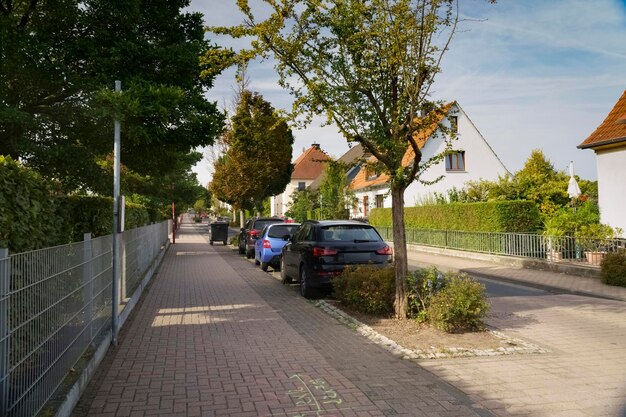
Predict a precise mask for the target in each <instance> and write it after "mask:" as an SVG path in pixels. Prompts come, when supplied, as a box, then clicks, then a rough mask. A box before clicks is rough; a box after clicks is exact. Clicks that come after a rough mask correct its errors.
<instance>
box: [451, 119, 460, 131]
mask: <svg viewBox="0 0 626 417" xmlns="http://www.w3.org/2000/svg"><path fill="white" fill-rule="evenodd" d="M450 130H451V131H452V132H453V133H459V118H458V117H457V116H450Z"/></svg>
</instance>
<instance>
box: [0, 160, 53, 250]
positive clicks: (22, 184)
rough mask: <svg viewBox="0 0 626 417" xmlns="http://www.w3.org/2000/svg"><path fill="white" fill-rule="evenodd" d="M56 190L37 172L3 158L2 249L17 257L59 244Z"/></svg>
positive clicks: (0, 195)
mask: <svg viewBox="0 0 626 417" xmlns="http://www.w3.org/2000/svg"><path fill="white" fill-rule="evenodd" d="M53 189H54V187H53V184H52V183H51V182H49V181H46V180H45V179H43V178H42V177H41V176H40V175H39V174H38V173H37V172H35V171H33V170H30V169H28V168H26V167H24V166H22V164H20V163H19V162H16V161H14V160H13V159H11V158H10V157H8V156H7V157H5V156H1V155H0V247H3V248H8V249H9V252H12V253H15V252H23V251H29V250H33V249H39V248H43V247H47V246H52V245H56V244H58V243H59V240H60V239H61V238H60V236H59V235H58V232H59V228H58V224H59V223H60V221H61V220H62V219H60V218H59V217H60V216H59V213H58V211H57V207H56V201H55V198H54V196H55V193H54V191H53Z"/></svg>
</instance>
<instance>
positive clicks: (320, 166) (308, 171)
mask: <svg viewBox="0 0 626 417" xmlns="http://www.w3.org/2000/svg"><path fill="white" fill-rule="evenodd" d="M329 158H330V157H329V156H328V155H327V154H326V153H325V152H324V151H322V150H321V149H320V145H319V144H318V143H314V144H312V145H311V147H310V148H309V149H306V150H305V151H304V152H303V153H302V155H300V156H299V157H298V159H296V160H295V161H294V163H293V164H294V167H293V173H292V174H291V181H290V182H289V184H287V188H285V191H284V192H283V193H282V194H279V195H276V196H273V197H272V198H271V202H270V209H271V210H270V211H271V215H272V216H284V215H285V212H286V211H287V210H288V209H289V205H290V204H291V195H292V194H293V192H294V191H297V190H300V191H301V190H304V189H306V188H307V187H308V186H309V185H311V183H312V182H313V181H314V180H315V179H316V178H317V177H319V176H320V175H321V174H322V171H323V170H324V163H323V161H325V160H327V159H329Z"/></svg>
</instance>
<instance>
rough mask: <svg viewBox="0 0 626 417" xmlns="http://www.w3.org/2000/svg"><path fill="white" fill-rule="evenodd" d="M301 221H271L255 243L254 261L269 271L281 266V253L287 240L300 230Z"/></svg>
mask: <svg viewBox="0 0 626 417" xmlns="http://www.w3.org/2000/svg"><path fill="white" fill-rule="evenodd" d="M298 227H300V223H287V222H285V223H270V224H268V225H267V226H265V228H264V229H263V230H262V231H261V233H260V234H259V238H258V239H257V240H256V243H255V244H254V263H255V265H259V264H260V265H261V269H262V270H264V271H267V268H268V267H269V266H271V267H272V268H274V269H275V270H278V269H279V267H280V254H281V251H282V249H283V246H285V244H286V243H287V240H288V239H289V238H290V237H291V236H293V234H294V232H295V231H296V230H298Z"/></svg>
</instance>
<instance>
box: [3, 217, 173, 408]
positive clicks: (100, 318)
mask: <svg viewBox="0 0 626 417" xmlns="http://www.w3.org/2000/svg"><path fill="white" fill-rule="evenodd" d="M167 239H168V222H163V223H158V224H153V225H150V226H145V227H141V228H137V229H131V230H128V231H126V232H124V233H123V235H122V239H121V241H122V251H121V254H122V256H121V262H122V267H123V268H122V271H123V272H122V277H121V279H122V282H126V285H125V286H124V285H121V286H120V287H121V291H122V294H121V295H122V298H121V299H122V300H123V299H124V298H125V296H126V294H130V293H132V291H133V290H134V288H136V287H137V286H138V284H139V283H140V281H141V279H142V277H143V275H144V273H145V271H146V270H147V269H148V268H149V266H150V265H151V263H152V262H153V261H154V260H155V258H156V257H157V255H158V254H159V252H160V251H161V249H162V248H163V246H164V244H165V243H166V241H167ZM112 241H113V239H112V236H105V237H100V238H96V239H91V238H90V235H89V234H87V235H85V240H84V241H83V242H78V243H71V244H69V245H63V246H57V247H52V248H46V249H41V250H36V251H31V252H24V253H17V254H11V255H9V254H8V252H7V250H6V249H0V416H10V417H14V416H15V417H22V416H24V417H25V416H34V415H36V414H37V413H38V412H39V411H40V410H41V409H42V407H43V406H44V405H45V404H46V402H47V401H48V400H49V399H50V398H51V397H52V396H53V395H54V393H55V391H56V390H57V389H58V388H59V387H60V386H61V384H62V383H63V381H64V379H65V378H66V377H67V376H68V375H71V373H72V370H73V369H74V367H75V366H76V364H77V363H78V361H79V360H80V359H81V357H83V356H84V355H85V354H86V353H89V351H90V350H93V349H94V348H95V346H96V345H97V343H98V341H99V339H102V338H103V335H104V334H106V333H107V332H108V331H109V330H110V329H111V311H112V306H111V303H112V294H111V291H112V290H111V287H112V280H113V268H112Z"/></svg>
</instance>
